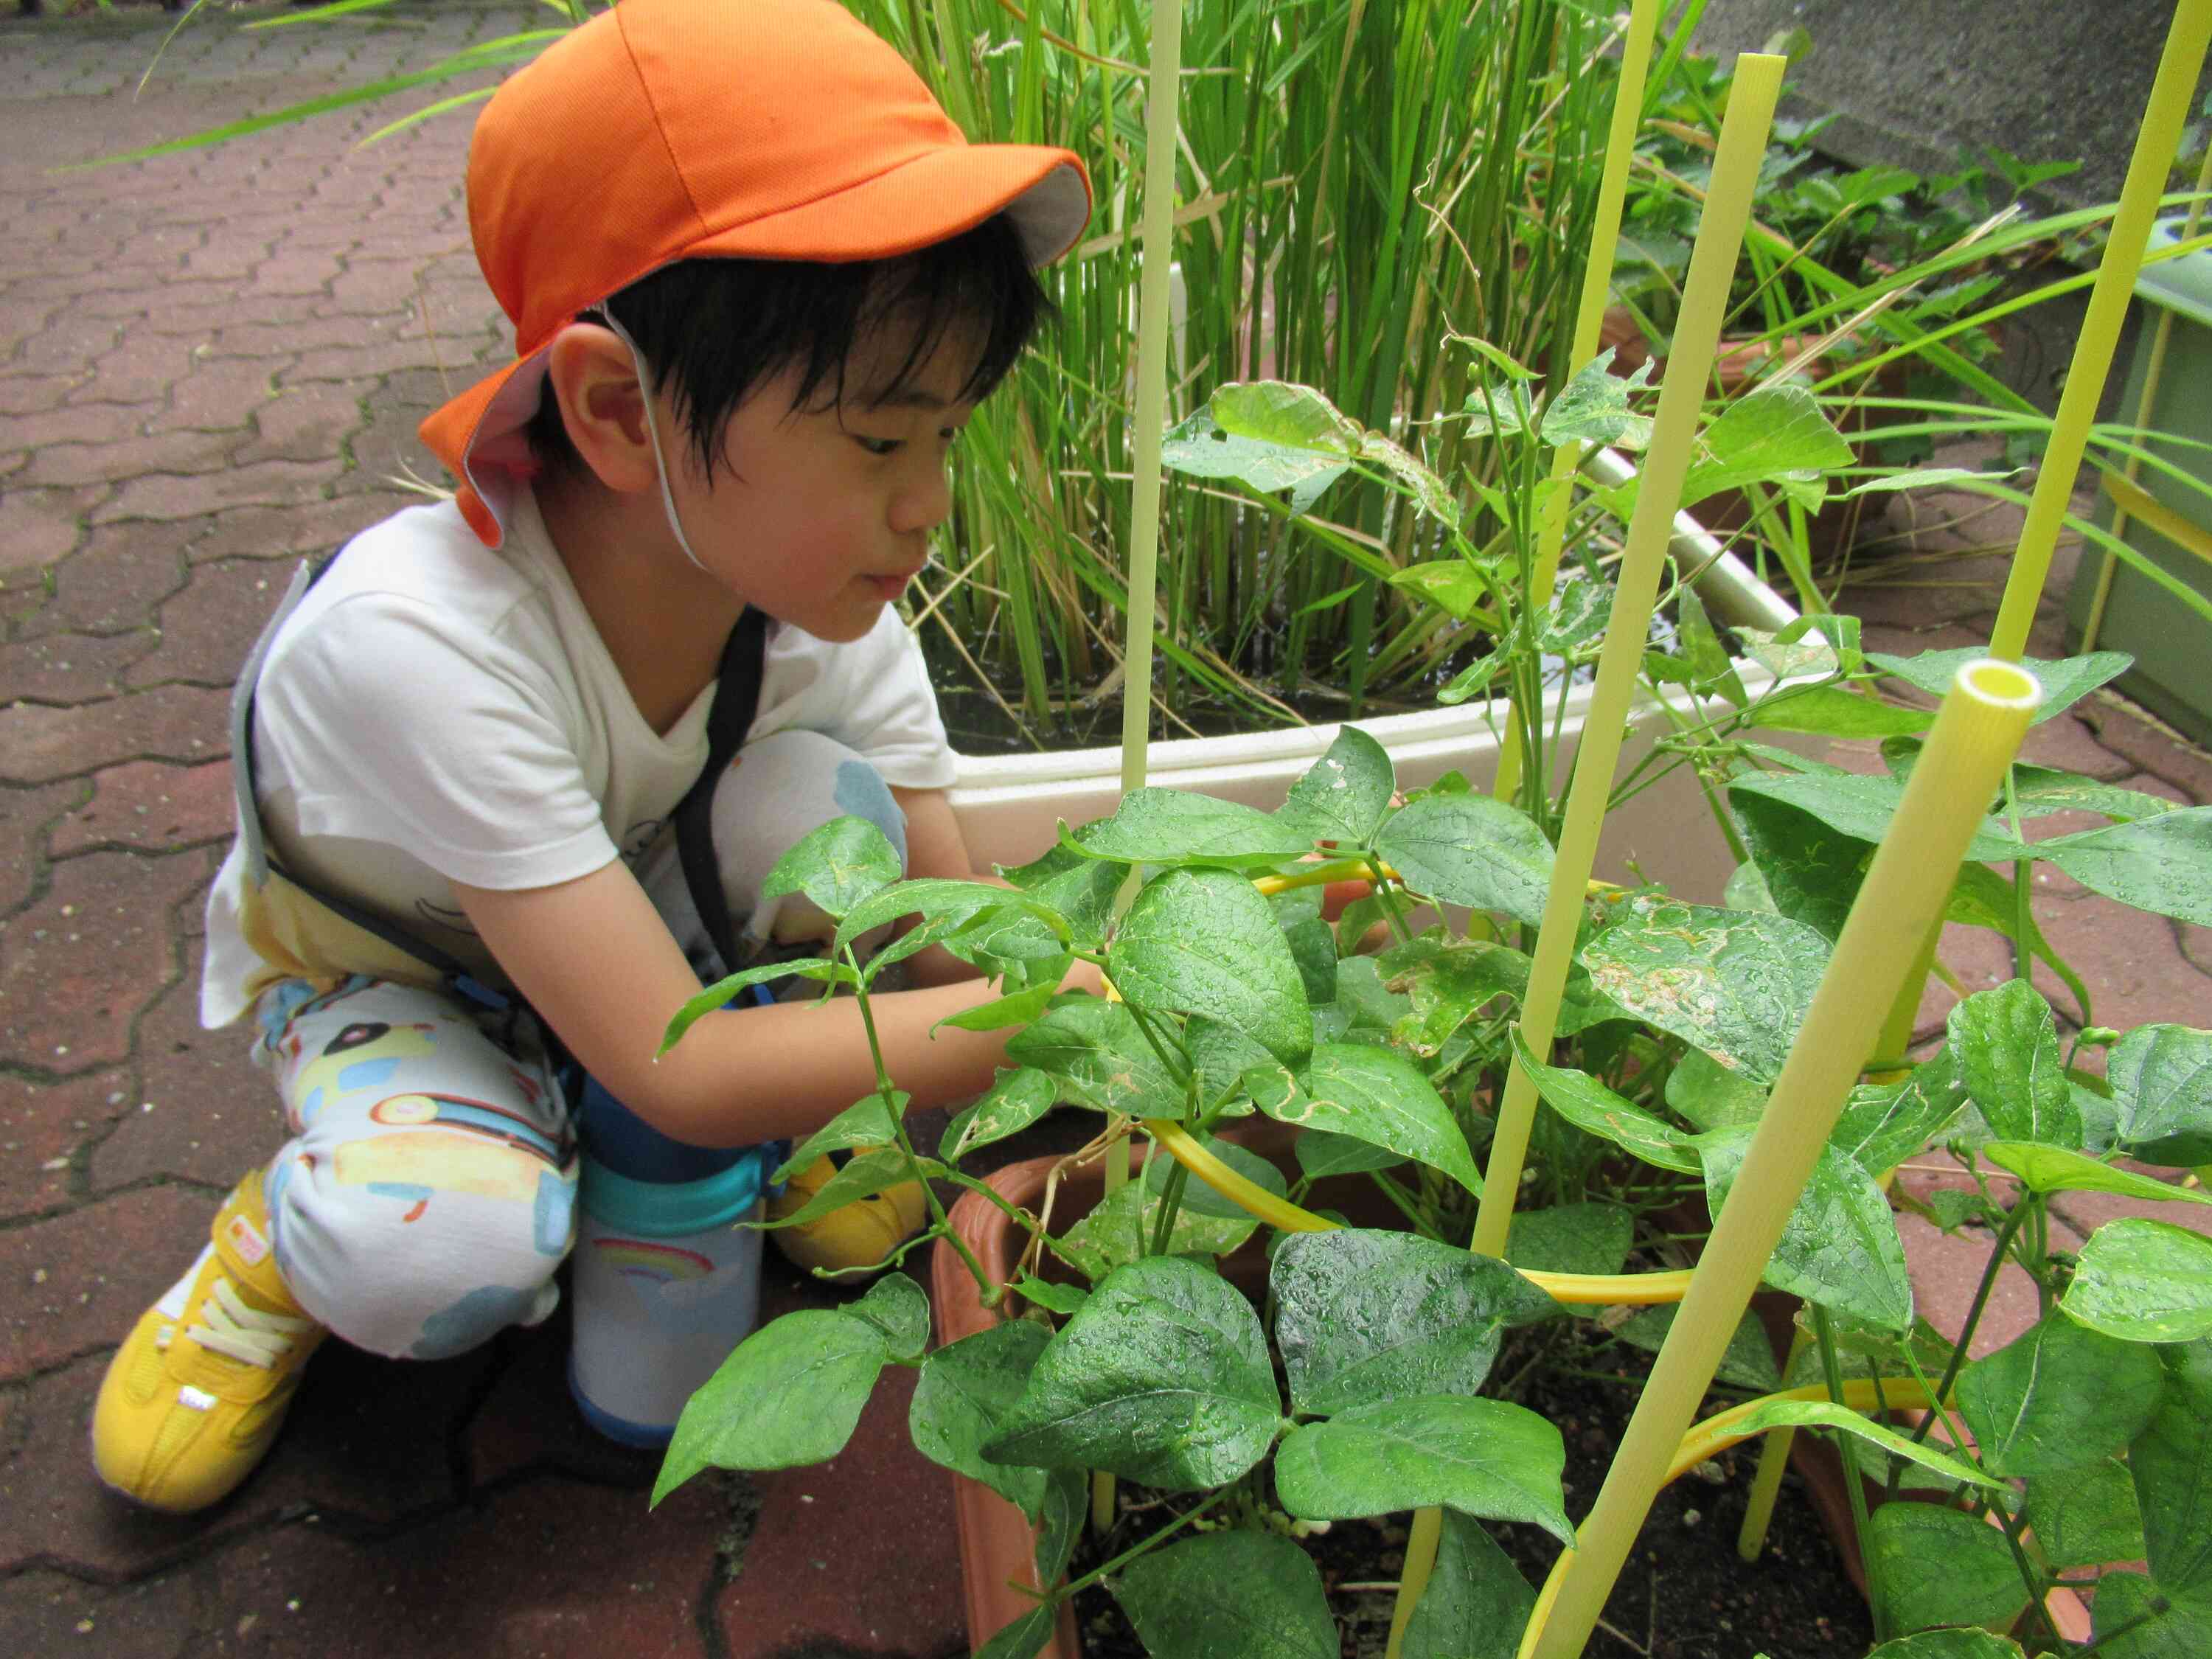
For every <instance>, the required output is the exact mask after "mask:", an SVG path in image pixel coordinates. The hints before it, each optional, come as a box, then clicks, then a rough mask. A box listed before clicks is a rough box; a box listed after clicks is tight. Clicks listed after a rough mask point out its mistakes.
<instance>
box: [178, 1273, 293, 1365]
mask: <svg viewBox="0 0 2212 1659" xmlns="http://www.w3.org/2000/svg"><path fill="white" fill-rule="evenodd" d="M200 1318H201V1319H202V1320H203V1321H204V1323H201V1324H197V1325H187V1326H186V1327H185V1335H186V1336H189V1337H190V1338H191V1339H192V1340H193V1341H195V1342H197V1343H198V1344H199V1345H200V1346H202V1347H203V1348H212V1349H214V1350H215V1352H217V1353H222V1354H228V1355H229V1356H230V1357H231V1358H233V1359H240V1360H243V1361H245V1362H246V1364H249V1365H258V1366H260V1367H262V1368H263V1369H264V1370H267V1369H268V1368H269V1367H270V1366H271V1365H274V1364H276V1362H277V1361H278V1360H280V1359H282V1358H283V1357H284V1356H285V1355H286V1354H287V1353H289V1352H291V1348H292V1342H293V1340H294V1339H295V1337H299V1336H301V1335H304V1334H306V1333H307V1332H309V1331H311V1330H313V1329H314V1328H315V1322H314V1321H313V1320H312V1319H295V1318H293V1317H292V1316H289V1315H287V1314H275V1313H264V1312H263V1311H262V1310H260V1309H258V1308H257V1307H254V1306H253V1305H252V1304H250V1303H248V1302H247V1301H246V1298H245V1297H241V1296H240V1295H239V1293H238V1292H237V1291H235V1290H234V1289H233V1288H232V1286H231V1283H230V1281H229V1280H228V1279H216V1281H215V1285H214V1287H213V1288H212V1289H211V1290H210V1292H209V1294H208V1297H207V1300H206V1301H204V1302H203V1303H201V1304H200Z"/></svg>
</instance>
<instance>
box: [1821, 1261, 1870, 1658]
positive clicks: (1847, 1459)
mask: <svg viewBox="0 0 2212 1659" xmlns="http://www.w3.org/2000/svg"><path fill="white" fill-rule="evenodd" d="M1809 1305H1810V1306H1811V1308H1812V1310H1813V1335H1814V1340H1816V1341H1818V1342H1819V1343H1820V1370H1822V1372H1824V1373H1825V1374H1826V1377H1827V1382H1828V1397H1829V1398H1830V1399H1831V1400H1833V1401H1835V1402H1836V1403H1837V1404H1838V1405H1841V1404H1842V1403H1843V1401H1844V1368H1843V1366H1842V1365H1841V1364H1839V1363H1838V1360H1837V1358H1836V1325H1835V1320H1834V1317H1833V1316H1832V1315H1831V1314H1830V1313H1829V1312H1828V1310H1827V1309H1826V1308H1825V1307H1823V1306H1822V1305H1821V1304H1819V1303H1817V1302H1814V1303H1812V1304H1809ZM1838 1438H1840V1437H1838ZM1837 1455H1838V1456H1839V1457H1840V1458H1842V1459H1843V1463H1844V1495H1845V1496H1846V1497H1847V1498H1850V1505H1851V1535H1852V1536H1853V1537H1854V1538H1856V1539H1857V1541H1858V1547H1859V1559H1860V1561H1861V1562H1863V1564H1864V1565H1865V1567H1866V1573H1867V1590H1868V1595H1867V1607H1868V1608H1869V1610H1870V1611H1871V1612H1872V1613H1873V1615H1874V1639H1875V1646H1877V1647H1879V1646H1881V1644H1882V1643H1884V1642H1886V1641H1887V1640H1888V1639H1889V1618H1888V1615H1887V1612H1886V1611H1885V1610H1884V1608H1883V1607H1882V1604H1881V1586H1880V1585H1878V1584H1876V1583H1875V1582H1874V1581H1875V1565H1874V1556H1873V1554H1872V1553H1871V1552H1869V1550H1868V1548H1867V1506H1866V1486H1865V1483H1864V1482H1863V1481H1862V1480H1860V1479H1859V1472H1858V1466H1857V1464H1855V1463H1853V1462H1851V1452H1850V1447H1848V1446H1839V1447H1838V1449H1837Z"/></svg>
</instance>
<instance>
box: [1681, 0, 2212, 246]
mask: <svg viewBox="0 0 2212 1659" xmlns="http://www.w3.org/2000/svg"><path fill="white" fill-rule="evenodd" d="M2172 18H2173V6H2172V0H1711V3H1710V4H1709V5H1708V6H1707V7H1706V9H1705V19H1704V21H1703V22H1702V24H1701V25H1700V26H1699V31H1698V35H1697V46H1698V48H1699V50H1700V51H1701V52H1710V53H1713V54H1716V55H1728V54H1732V53H1735V52H1756V51H1758V50H1759V49H1760V48H1761V47H1762V46H1765V43H1766V42H1767V40H1770V39H1771V37H1772V36H1773V35H1774V34H1775V33H1778V31H1781V30H1785V29H1790V28H1794V27H1802V28H1804V29H1805V30H1807V31H1808V33H1810V34H1811V35H1812V37H1813V42H1814V46H1813V52H1812V53H1811V55H1810V56H1809V57H1808V58H1805V59H1804V60H1803V61H1802V62H1801V63H1800V64H1798V65H1797V66H1796V68H1795V69H1794V70H1792V71H1791V74H1790V89H1791V93H1792V94H1793V102H1792V103H1791V105H1790V108H1792V109H1793V111H1797V112H1805V111H1807V110H1808V109H1809V110H1818V111H1823V112H1826V111H1832V112H1835V113H1836V116H1837V119H1836V121H1835V122H1834V124H1833V125H1831V126H1830V127H1829V128H1828V130H1827V131H1826V132H1825V133H1824V134H1823V135H1822V137H1821V141H1820V142H1821V145H1822V148H1824V149H1828V150H1829V151H1831V152H1832V153H1833V154H1835V155H1839V156H1842V157H1844V159H1847V160H1850V161H1858V162H1861V163H1865V162H1870V161H1894V162H1896V163H1897V164H1898V165H1899V166H1903V167H1912V168H1914V169H1916V170H1917V171H1920V172H1931V171H1936V170H1940V169H1947V168H1950V167H1954V166H1955V165H1956V160H1955V158H1956V156H1957V153H1958V151H1959V149H1960V146H1962V145H1973V144H1980V143H1994V144H1999V145H2002V147H2003V148H2004V149H2008V150H2010V151H2012V152H2013V153H2014V154H2015V155H2021V156H2024V157H2026V158H2027V159H2028V160H2031V161H2082V162H2083V163H2084V164H2085V165H2084V166H2083V167H2082V170H2081V172H2080V173H2076V174H2074V175H2072V176H2071V177H2069V178H2067V179H2061V180H2057V181H2055V182H2053V183H2052V184H2051V185H2048V186H2046V189H2047V190H2048V191H2050V192H2051V195H2052V196H2053V197H2056V198H2057V200H2058V201H2060V202H2063V203H2065V204H2069V205H2072V204H2087V203H2092V202H2108V201H2111V200H2112V198H2113V197H2116V196H2118V194H2119V190H2120V181H2121V179H2122V178H2123V177H2124V175H2125V173H2126V171H2127V165H2128V157H2129V155H2130V153H2131V151H2132V149H2133V148H2134V144H2135V136H2136V125H2137V124H2138V123H2139V122H2140V121H2141V120H2142V111H2143V105H2144V102H2145V100H2147V99H2148V96H2149V93H2150V83H2151V77H2152V76H2153V75H2154V73H2155V72H2156V71H2157V68H2158V58H2159V53H2160V50H2161V48H2162V47H2163V46H2164V44H2165V40H2166V31H2167V29H2168V28H2169V27H2171V25H2172ZM2208 86H2212V79H2200V82H2199V87H2198V91H2199V94H2200V98H2199V103H2200V106H2201V102H2202V96H2201V95H2202V94H2203V91H2204V90H2205V88H2207V87H2208Z"/></svg>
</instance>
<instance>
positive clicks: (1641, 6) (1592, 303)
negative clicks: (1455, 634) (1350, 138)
mask: <svg viewBox="0 0 2212 1659" xmlns="http://www.w3.org/2000/svg"><path fill="white" fill-rule="evenodd" d="M1658 32H1659V0H1636V4H1635V6H1634V8H1633V9H1632V10H1631V11H1630V12H1629V14H1628V33H1626V35H1625V36H1624V37H1623V38H1622V40H1621V43H1620V85H1619V86H1618V87H1617V88H1615V90H1614V92H1613V125H1612V126H1611V127H1610V128H1609V129H1608V130H1607V134H1606V140H1605V173H1604V174H1603V176H1602V177H1601V179H1599V181H1598V188H1597V210H1596V211H1595V214H1594V215H1593V216H1591V219H1590V240H1589V258H1587V259H1585V260H1584V261H1583V289H1582V293H1581V295H1580V296H1579V297H1578V298H1577V303H1576V307H1575V334H1574V344H1573V347H1572V349H1571V350H1570V351H1569V353H1568V355H1567V361H1568V362H1570V363H1571V364H1574V365H1577V366H1580V365H1581V364H1583V363H1585V362H1589V360H1590V359H1591V358H1592V357H1595V356H1596V355H1597V339H1598V331H1599V330H1600V329H1601V327H1602V326H1603V325H1604V323H1605V306H1606V301H1607V300H1609V299H1611V298H1612V297H1613V250H1614V249H1615V248H1616V247H1617V246H1619V245H1620V209H1621V204H1622V203H1623V202H1624V201H1625V200H1626V198H1627V196H1628V167H1629V163H1630V162H1631V161H1633V160H1634V159H1635V155H1636V128H1637V125H1638V122H1640V121H1641V120H1642V119H1643V118H1644V77H1645V76H1646V75H1647V74H1648V73H1649V72H1650V68H1651V42H1652V40H1653V39H1654V38H1655V37H1656V35H1657V33H1658ZM1582 459H1583V446H1582V445H1581V444H1578V443H1566V444H1561V445H1560V446H1559V452H1558V453H1556V454H1554V455H1553V457H1552V477H1553V479H1554V480H1555V481H1556V480H1559V479H1564V478H1565V477H1568V476H1570V475H1571V473H1572V472H1573V471H1574V470H1575V469H1576V468H1577V467H1578V466H1580V465H1582ZM1569 505H1570V501H1569V498H1568V492H1567V490H1566V489H1565V488H1564V487H1562V488H1560V489H1555V490H1553V493H1552V498H1551V499H1550V500H1549V501H1547V502H1546V503H1545V504H1544V516H1543V518H1542V519H1541V520H1539V521H1538V523H1537V526H1536V550H1535V562H1534V568H1533V569H1532V570H1531V572H1530V574H1529V577H1528V592H1527V593H1526V594H1524V595H1523V596H1522V604H1524V605H1527V606H1528V607H1529V609H1531V610H1532V611H1541V609H1543V607H1544V606H1546V605H1549V604H1550V603H1551V602H1552V586H1553V583H1554V582H1555V581H1557V580H1559V555H1560V551H1561V550H1562V549H1563V548H1564V547H1565V544H1566V539H1567V508H1568V507H1569ZM1521 760H1522V756H1521V722H1520V719H1519V711H1518V710H1517V709H1516V711H1515V713H1514V716H1513V717H1512V718H1510V719H1508V720H1506V722H1505V739H1504V743H1503V744H1501V745H1500V746H1499V748H1498V781H1497V782H1496V783H1495V784H1494V785H1493V786H1492V789H1491V793H1492V794H1493V795H1495V796H1496V797H1497V798H1498V799H1499V800H1510V799H1512V798H1513V793H1514V791H1515V790H1516V789H1518V788H1519V787H1521ZM1408 1559H1410V1557H1409V1558H1408Z"/></svg>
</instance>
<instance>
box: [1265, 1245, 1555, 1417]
mask: <svg viewBox="0 0 2212 1659" xmlns="http://www.w3.org/2000/svg"><path fill="white" fill-rule="evenodd" d="M1269 1284H1270V1285H1271V1287H1272V1288H1273V1291H1274V1295H1275V1303H1276V1306H1277V1309H1278V1312H1277V1315H1276V1323H1275V1341H1276V1345H1277V1346H1278V1347H1279V1348H1280V1349H1281V1351H1282V1355H1283V1370H1284V1374H1285V1376H1286V1377H1287V1378H1288V1380H1289V1383H1290V1389H1291V1404H1292V1406H1293V1407H1295V1408H1296V1409H1297V1410H1298V1411H1301V1412H1305V1413H1312V1414H1316V1415H1326V1414H1328V1413H1332V1412H1339V1411H1343V1410H1346V1409H1347V1408H1349V1407H1352V1406H1356V1405H1359V1404H1361V1403H1363V1402H1366V1401H1383V1400H1399V1399H1405V1398H1409V1397H1411V1396H1413V1395H1437V1394H1463V1395H1472V1394H1474V1392H1475V1391H1476V1390H1477V1389H1480V1387H1481V1386H1482V1381H1483V1379H1484V1377H1486V1376H1488V1375H1489V1371H1490V1366H1491V1363H1492V1361H1493V1360H1494V1359H1496V1358H1497V1357H1498V1345H1499V1343H1500V1342H1501V1341H1502V1340H1503V1339H1504V1332H1505V1330H1506V1329H1507V1328H1510V1327H1512V1326H1516V1325H1524V1324H1528V1323H1532V1322H1534V1321H1537V1320H1540V1319H1546V1318H1549V1317H1552V1316H1554V1315H1556V1314H1558V1313H1559V1304H1557V1303H1555V1302H1553V1300H1552V1298H1551V1297H1548V1296H1547V1295H1545V1294H1544V1292H1543V1291H1540V1290H1538V1289H1537V1288H1536V1287H1535V1286H1534V1285H1531V1284H1530V1283H1529V1282H1528V1280H1527V1279H1524V1278H1522V1276H1521V1275H1520V1274H1519V1273H1516V1272H1515V1271H1514V1270H1513V1269H1512V1268H1511V1267H1508V1266H1507V1265H1506V1264H1505V1263H1504V1262H1503V1261H1498V1260H1497V1259H1496V1258H1495V1257H1492V1256H1481V1255H1473V1254H1471V1253H1470V1252H1468V1251H1466V1250H1462V1249H1453V1248H1451V1247H1450V1246H1449V1245H1444V1244H1438V1243H1433V1242H1431V1241H1430V1240H1428V1239H1425V1238H1419V1237H1415V1236H1413V1234H1411V1233H1395V1232H1378V1231H1366V1230H1363V1229H1356V1228H1349V1227H1347V1228H1341V1229H1339V1230H1338V1231H1334V1232H1326V1233H1296V1234H1292V1235H1291V1237H1287V1238H1285V1240H1284V1241H1283V1243H1282V1244H1281V1245H1280V1247H1279V1249H1277V1250H1276V1252H1275V1260H1274V1265H1273V1270H1272V1273H1271V1277H1270V1279H1269Z"/></svg>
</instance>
